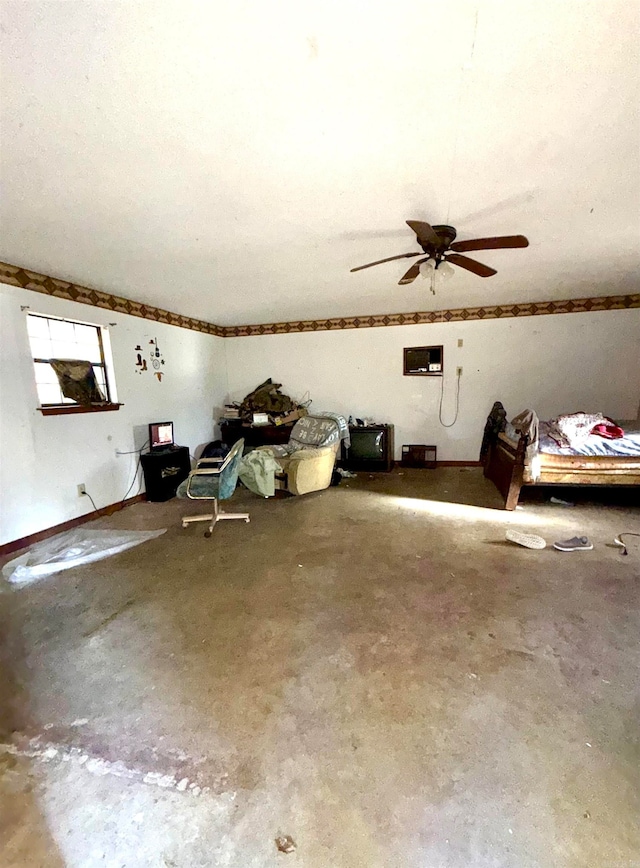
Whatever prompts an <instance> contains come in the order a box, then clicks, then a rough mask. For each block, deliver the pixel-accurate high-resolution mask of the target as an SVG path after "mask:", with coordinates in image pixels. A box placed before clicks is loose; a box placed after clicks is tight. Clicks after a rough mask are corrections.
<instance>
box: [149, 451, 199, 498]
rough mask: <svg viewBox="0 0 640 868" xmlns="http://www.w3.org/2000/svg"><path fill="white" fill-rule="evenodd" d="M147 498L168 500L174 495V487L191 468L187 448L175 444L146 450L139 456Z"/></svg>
mask: <svg viewBox="0 0 640 868" xmlns="http://www.w3.org/2000/svg"><path fill="white" fill-rule="evenodd" d="M140 461H141V463H142V472H143V473H144V484H145V487H146V489H147V500H153V501H161V500H170V499H171V498H172V497H175V496H176V489H177V488H178V486H179V485H180V483H181V482H182V481H183V480H184V479H186V478H187V476H188V475H189V472H190V470H191V460H190V458H189V449H188V448H187V447H186V446H176V447H175V448H174V449H162V450H159V451H157V452H147V453H146V454H144V455H141V456H140Z"/></svg>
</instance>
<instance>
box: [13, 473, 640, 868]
mask: <svg viewBox="0 0 640 868" xmlns="http://www.w3.org/2000/svg"><path fill="white" fill-rule="evenodd" d="M498 505H499V500H498V498H497V495H496V492H495V490H494V489H493V486H492V485H491V484H490V483H488V482H486V481H485V480H484V479H483V478H482V476H481V473H480V471H478V470H475V469H473V470H459V469H440V470H437V471H398V470H396V471H394V472H393V473H392V474H390V475H385V474H380V475H376V476H375V477H374V476H370V475H368V474H360V475H359V476H358V478H357V479H355V480H349V482H348V484H347V483H343V484H342V485H341V486H340V487H338V488H332V489H329V490H327V491H324V492H321V493H318V494H314V495H308V496H306V497H302V498H286V499H276V500H269V501H265V500H261V499H260V498H258V497H255V496H253V495H251V494H249V493H248V492H246V491H244V490H242V491H240V490H238V491H237V492H236V495H235V496H234V499H233V501H231V502H230V504H228V505H227V507H228V508H229V509H232V508H233V509H242V508H245V507H246V508H247V509H248V510H249V512H250V513H251V523H250V524H248V525H247V524H245V523H244V522H225V523H223V524H221V525H219V526H218V527H217V528H216V530H215V531H214V536H213V538H212V539H209V540H205V539H204V538H203V535H202V526H192V527H190V528H188V529H187V530H183V529H182V528H181V527H180V523H179V517H180V515H181V514H182V513H183V512H185V511H186V512H189V511H190V510H189V506H192V505H186V506H185V504H184V503H183V502H181V501H172V502H169V503H167V504H139V505H136V506H134V507H130V508H128V509H127V510H124V511H123V512H121V513H118V514H116V515H113V516H111V517H110V518H107V519H102V520H100V521H99V522H98V523H96V524H94V525H92V526H93V527H98V526H104V527H121V528H131V527H136V528H141V529H146V528H156V527H167V528H168V531H167V533H166V534H165V535H164V536H163V537H160V538H159V539H157V540H153V541H151V542H147V543H145V544H144V545H142V546H140V547H139V548H136V549H133V550H130V551H128V552H125V553H123V554H121V555H118V556H116V557H113V558H111V559H109V560H105V561H102V562H100V563H96V564H93V565H91V566H88V567H86V568H77V569H74V570H69V571H67V572H63V573H59V574H58V575H56V576H54V577H52V578H50V579H48V580H43V581H41V582H39V583H38V584H35V585H32V586H30V587H28V588H22V589H19V590H14V589H11V590H9V591H6V592H5V593H3V594H0V613H1V618H2V624H3V626H4V631H3V632H4V639H5V642H4V676H5V677H4V678H3V679H2V682H1V684H2V690H3V691H4V692H6V695H2V697H1V706H0V728H1V729H0V741H2V742H3V743H4V746H3V747H2V749H1V750H0V769H1V770H2V774H1V775H0V839H1V843H0V864H1V865H2V866H3V868H9V866H20V868H35V866H47V868H57V866H70V868H80V866H82V868H85V866H86V868H93V866H112V868H116V866H118V868H120V866H126V868H129V866H131V868H147V866H149V868H151V866H153V868H156V866H170V868H199V866H233V868H252V866H255V868H267V866H295V865H297V866H304V868H356V866H358V868H360V866H363V868H394V866H402V868H408V866H411V868H413V866H419V868H440V866H449V868H484V866H514V868H533V866H536V868H537V866H544V868H547V866H549V868H552V866H553V868H556V866H562V868H565V866H568V868H573V866H581V868H582V866H585V868H586V866H589V868H605V866H610V868H612V866H620V868H621V866H626V868H630V866H632V865H636V866H637V865H640V833H639V831H638V817H639V816H640V799H639V783H640V771H639V770H640V752H639V750H638V732H639V729H638V726H639V719H638V711H639V707H640V706H639V702H638V697H639V679H638V669H639V663H640V654H639V650H638V637H639V636H640V606H639V601H640V581H639V579H640V551H639V550H638V549H637V548H636V549H634V550H632V551H631V552H630V555H629V556H628V557H626V558H625V557H622V556H621V555H620V554H619V551H618V549H617V548H614V547H613V546H612V545H611V543H612V540H613V537H614V536H615V535H616V534H617V533H619V532H620V531H623V530H625V529H627V530H635V531H638V530H639V529H640V509H639V508H638V507H633V506H626V507H623V506H611V505H607V506H603V505H602V504H600V505H592V504H588V503H585V504H581V505H577V506H575V507H573V508H571V507H563V506H559V505H554V504H550V503H549V502H544V501H529V502H526V503H525V506H524V508H522V509H519V510H518V511H517V512H515V513H505V512H502V511H499V510H497V509H495V507H496V506H498ZM203 511H204V509H203ZM509 527H516V528H519V529H522V530H524V531H531V532H533V533H538V534H541V535H542V536H544V537H545V538H546V539H547V541H548V542H549V543H550V542H552V541H553V540H554V539H561V538H564V537H567V536H572V535H574V534H575V533H586V534H588V535H589V536H590V537H592V539H593V541H594V543H595V549H594V550H593V551H592V552H586V553H572V554H561V553H559V552H556V551H554V550H553V549H551V548H547V549H545V550H544V551H533V550H529V549H524V548H520V547H518V546H515V545H512V544H508V543H506V542H505V541H504V534H505V530H506V529H507V528H509ZM279 835H290V836H292V838H293V839H294V841H295V843H296V850H295V851H294V852H292V853H289V854H285V853H281V852H278V850H277V848H276V844H275V840H274V839H275V838H276V837H277V836H279Z"/></svg>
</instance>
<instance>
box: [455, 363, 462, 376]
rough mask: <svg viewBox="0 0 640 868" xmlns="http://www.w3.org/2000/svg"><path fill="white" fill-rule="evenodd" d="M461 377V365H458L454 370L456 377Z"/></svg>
mask: <svg viewBox="0 0 640 868" xmlns="http://www.w3.org/2000/svg"><path fill="white" fill-rule="evenodd" d="M461 376H462V365H458V367H457V368H456V377H461Z"/></svg>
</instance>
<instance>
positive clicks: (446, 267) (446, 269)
mask: <svg viewBox="0 0 640 868" xmlns="http://www.w3.org/2000/svg"><path fill="white" fill-rule="evenodd" d="M436 268H437V272H436V273H437V276H438V282H439V283H444V282H445V280H450V279H451V278H452V277H453V275H454V274H455V273H456V270H455V268H454V267H453V265H450V264H449V263H448V262H447V261H446V259H443V260H442V261H441V262H439V263H438V265H437V266H436Z"/></svg>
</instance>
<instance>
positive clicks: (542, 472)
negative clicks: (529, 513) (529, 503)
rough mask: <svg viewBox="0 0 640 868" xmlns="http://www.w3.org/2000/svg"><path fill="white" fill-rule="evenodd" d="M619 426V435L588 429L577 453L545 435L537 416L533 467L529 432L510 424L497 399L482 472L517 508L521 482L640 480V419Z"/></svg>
mask: <svg viewBox="0 0 640 868" xmlns="http://www.w3.org/2000/svg"><path fill="white" fill-rule="evenodd" d="M623 427H624V430H625V436H624V438H622V439H621V440H604V439H603V438H599V437H597V436H595V435H592V436H591V437H589V442H588V443H586V444H585V447H584V448H583V449H582V450H581V452H580V453H576V452H575V451H573V450H570V449H569V448H568V447H560V446H558V445H557V443H555V442H554V441H553V440H552V439H551V438H550V437H549V436H548V431H547V423H545V422H540V437H539V446H538V450H537V456H538V457H537V461H539V467H538V470H537V473H536V472H535V471H534V470H533V466H532V465H533V462H534V460H536V459H534V458H532V457H531V454H530V453H531V450H530V449H529V448H528V447H529V445H530V444H529V438H528V437H527V435H526V434H518V433H517V432H516V431H515V430H514V429H513V428H512V426H511V425H510V424H509V422H508V421H507V414H506V411H505V409H504V407H503V406H502V404H501V403H500V402H499V401H496V403H495V404H494V405H493V408H492V410H491V412H490V413H489V416H488V417H487V422H486V425H485V429H484V436H483V438H482V447H481V450H480V461H481V463H482V466H483V468H484V475H485V476H486V477H487V478H488V479H490V480H491V481H492V482H493V483H494V484H495V485H496V487H497V489H498V491H499V492H500V493H501V494H502V496H503V497H504V508H505V509H515V508H516V506H517V504H518V499H519V497H520V490H521V488H522V487H523V486H525V485H624V486H640V425H639V424H638V422H634V423H626V427H625V425H624V424H623Z"/></svg>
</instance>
